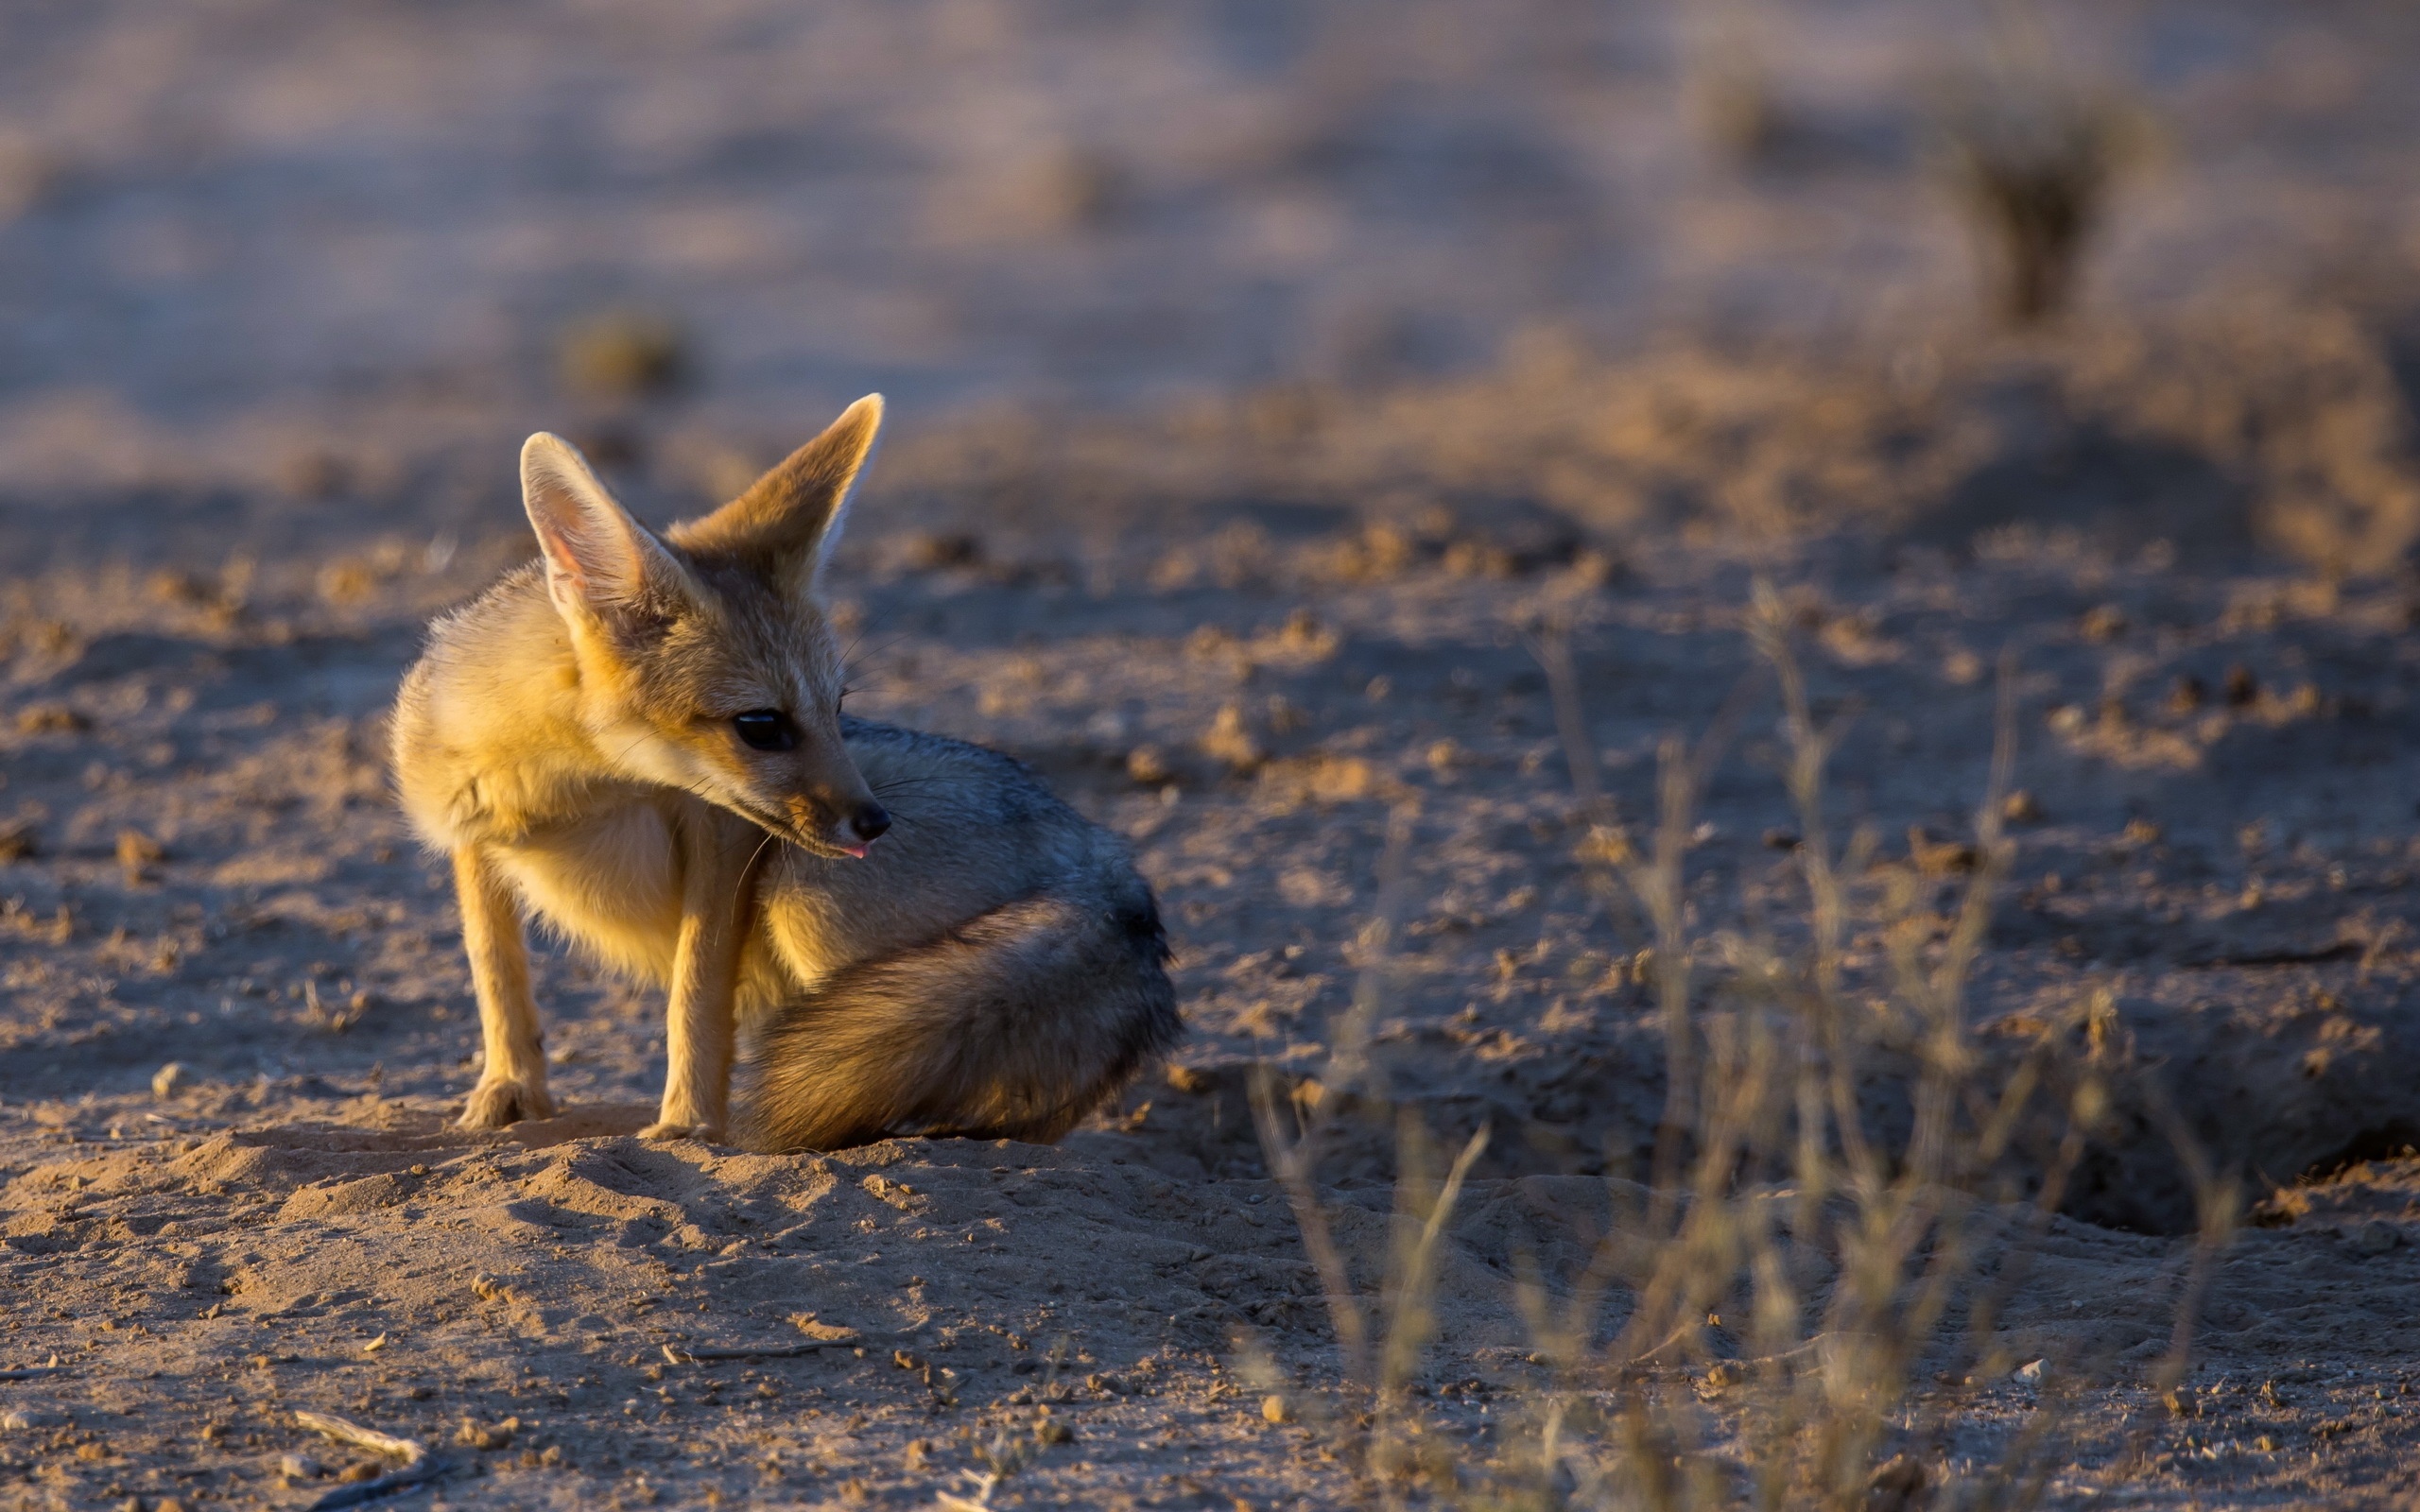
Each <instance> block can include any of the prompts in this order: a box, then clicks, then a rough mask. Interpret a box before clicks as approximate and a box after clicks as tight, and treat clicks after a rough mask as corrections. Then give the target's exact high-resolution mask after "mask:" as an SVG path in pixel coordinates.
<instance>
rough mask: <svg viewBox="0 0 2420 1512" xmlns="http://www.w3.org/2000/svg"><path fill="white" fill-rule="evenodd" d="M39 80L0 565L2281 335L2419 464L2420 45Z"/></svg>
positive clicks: (742, 35)
mask: <svg viewBox="0 0 2420 1512" xmlns="http://www.w3.org/2000/svg"><path fill="white" fill-rule="evenodd" d="M0 26H5V35H6V45H5V46H4V47H0V510H5V511H6V512H7V514H8V515H9V528H8V529H7V533H6V543H7V544H8V545H9V547H10V549H11V550H12V552H13V553H14V554H15V555H16V556H17V558H19V560H20V563H21V565H24V566H28V567H38V566H41V565H43V564H44V563H45V562H47V561H51V560H60V559H68V558H74V559H83V558H91V557H93V556H94V555H95V554H101V555H118V556H131V557H133V558H137V559H140V558H145V557H147V556H156V555H161V554H167V555H176V554H178V553H190V552H197V551H207V550H210V549H213V548H215V547H220V548H223V544H224V541H226V540H227V539H229V537H230V535H231V533H232V534H233V536H234V537H238V538H244V539H251V537H252V536H255V535H260V536H262V543H263V544H264V546H266V547H268V548H270V549H274V547H275V540H274V539H273V538H275V537H276V535H277V532H278V530H280V529H281V528H285V526H294V527H297V528H301V527H302V526H303V525H304V524H306V523H307V522H308V520H309V518H310V517H311V515H312V514H313V513H314V512H315V511H316V512H318V513H319V514H320V517H321V518H320V524H323V525H324V524H332V523H333V520H332V519H330V518H328V511H327V510H326V509H325V508H324V507H325V506H328V505H331V504H335V505H341V506H343V508H342V509H340V510H337V511H335V513H336V514H337V515H338V516H340V517H341V518H342V519H344V520H347V521H352V522H355V523H376V524H380V525H381V526H382V527H389V526H391V527H393V528H396V529H408V530H409V531H410V532H411V533H412V534H413V535H414V537H415V539H416V540H417V539H419V538H420V537H422V536H424V535H426V534H427V533H428V532H430V531H433V530H436V529H440V528H454V527H458V526H465V525H466V524H467V523H469V522H474V521H476V520H479V519H483V518H485V517H486V515H487V514H489V513H492V512H493V511H494V510H496V509H498V508H505V509H509V508H510V475H509V467H508V458H509V456H510V445H511V444H512V443H513V442H514V441H515V440H516V439H517V438H519V437H520V436H522V435H524V434H526V433H527V432H528V431H530V430H532V429H537V428H541V427H546V428H554V429H559V430H562V431H565V432H567V433H573V434H575V435H576V436H577V437H579V438H582V439H584V440H586V441H587V442H588V444H589V445H590V448H591V450H592V451H594V452H596V453H597V454H598V455H599V457H600V460H602V461H604V462H605V463H607V464H608V465H610V466H614V467H617V468H619V469H621V470H622V471H623V472H625V473H626V474H629V476H630V480H631V481H630V483H629V485H628V486H629V487H631V489H632V490H635V491H636V492H638V493H640V494H642V495H646V496H648V497H649V498H651V499H652V501H653V504H654V506H655V507H657V508H658V509H659V511H661V510H663V509H673V508H679V507H687V506H688V505H689V504H690V503H693V502H694V501H695V500H696V499H700V498H703V497H706V496H708V495H713V494H717V493H723V492H727V491H728V490H729V489H730V488H732V487H734V486H735V480H742V481H744V478H743V476H742V475H743V474H744V473H745V472H747V470H748V469H749V468H751V467H752V466H754V465H757V464H759V463H761V462H763V461H766V460H769V458H770V457H771V456H772V455H778V453H779V451H780V450H782V449H784V448H786V446H787V444H790V443H792V442H794V441H795V440H796V439H798V438H803V437H804V436H805V435H808V434H810V433H811V432H812V431H813V429H815V428H816V427H817V426H818V425H820V424H821V421H823V420H824V419H825V418H827V417H828V416H829V415H830V414H831V413H833V412H834V411H835V410H836V409H837V408H838V405H840V404H843V403H845V402H846V401H847V400H849V399H850V398H853V397H855V396H856V395H857V394H859V393H862V392H865V391H867V390H870V389H882V390H885V391H887V392H889V393H890V396H891V397H892V399H893V400H894V402H895V404H896V405H897V408H896V410H895V415H896V417H897V419H896V421H895V435H897V436H898V437H901V438H905V441H906V442H907V443H908V444H909V445H910V446H912V445H913V444H914V443H915V440H916V438H917V437H919V436H920V435H930V434H933V433H935V432H937V431H938V430H940V429H943V428H946V427H948V426H950V425H957V424H959V423H960V422H963V421H968V418H969V417H983V416H990V417H993V419H994V421H996V422H997V423H1001V424H1005V423H1008V422H1006V421H998V417H999V416H1001V415H1003V414H1005V413H1008V412H1010V411H1014V412H1016V413H1018V414H1022V415H1032V414H1036V413H1043V412H1050V413H1059V414H1066V415H1088V416H1103V415H1127V416H1132V415H1139V414H1149V415H1156V416H1167V415H1175V414H1184V413H1188V412H1190V411H1188V410H1187V406H1188V405H1190V406H1193V407H1194V409H1195V410H1199V409H1200V408H1201V406H1203V405H1205V404H1206V405H1211V406H1213V407H1215V406H1216V405H1217V404H1220V403H1224V402H1226V401H1227V400H1228V399H1230V398H1232V396H1236V395H1242V394H1251V393H1263V394H1265V393H1268V392H1271V391H1283V392H1288V393H1294V394H1297V395H1299V394H1302V393H1305V392H1310V393H1318V394H1324V395H1328V396H1331V398H1332V397H1333V396H1335V395H1340V394H1343V395H1350V394H1368V393H1376V392H1385V391H1394V390H1398V389H1404V388H1408V387H1420V386H1424V385H1426V386H1434V385H1438V384H1453V383H1466V382H1469V381H1471V380H1473V379H1474V378H1476V377H1478V375H1484V374H1490V373H1503V372H1507V371H1512V370H1516V369H1517V370H1521V371H1527V372H1530V373H1532V374H1534V373H1536V372H1538V371H1542V370H1564V371H1570V370H1573V369H1574V368H1575V365H1577V366H1583V367H1584V366H1592V365H1602V364H1604V363H1607V362H1631V361H1636V360H1640V359H1641V355H1642V354H1646V353H1653V352H1660V351H1665V350H1668V349H1669V348H1671V347H1672V346H1674V345H1676V344H1678V345H1691V346H1695V347H1699V348H1704V349H1707V350H1711V351H1716V352H1724V353H1728V358H1727V359H1726V360H1731V361H1735V362H1744V363H1745V364H1747V366H1748V367H1749V368H1751V369H1754V368H1756V367H1757V366H1759V365H1760V364H1763V363H1764V362H1765V358H1764V356H1763V355H1762V353H1765V352H1772V351H1779V350H1784V349H1786V350H1787V351H1788V352H1790V353H1791V354H1792V360H1796V361H1804V360H1806V359H1808V358H1809V357H1810V354H1811V357H1812V359H1813V360H1815V361H1816V362H1817V363H1818V365H1819V366H1820V365H1823V364H1824V363H1829V362H1832V361H1833V360H1834V359H1835V357H1836V356H1839V355H1840V354H1843V353H1854V354H1856V355H1857V357H1858V360H1860V361H1864V362H1867V363H1868V364H1869V366H1870V367H1871V368H1872V370H1873V371H1874V372H1875V373H1876V374H1879V375H1880V379H1879V380H1878V381H1883V382H1885V383H1886V384H1887V385H1891V386H1895V387H1893V390H1892V391H1893V392H1894V393H1904V392H1906V391H1910V390H1911V389H1921V388H1923V387H1925V386H1927V385H1929V384H1933V383H1936V382H1938V381H1940V379H1941V376H1942V374H1943V373H1944V372H1945V371H1947V370H1953V369H1956V367H1957V365H1958V363H1959V362H1960V361H1961V360H1963V359H1962V353H1963V354H1971V353H1972V352H1977V351H1981V350H1989V351H1993V352H1999V353H2002V354H2003V356H2002V357H2000V358H1997V359H1995V360H2001V361H2004V360H2005V356H2004V354H2005V353H2006V352H2008V351H2010V350H2012V349H2011V347H2010V345H2009V344H2010V343H2011V342H2016V343H2020V344H2021V343H2024V342H2028V341H2031V342H2034V343H2036V344H2037V345H2038V344H2039V343H2040V342H2042V341H2044V340H2046V339H2047V340H2057V339H2066V340H2067V341H2068V343H2069V345H2070V346H2071V347H2072V346H2073V344H2074V342H2075V341H2076V340H2078V339H2083V340H2085V341H2091V340H2101V339H2105V338H2106V337H2107V335H2108V333H2109V332H2111V331H2113V330H2115V329H2118V327H2119V326H2120V325H2123V326H2125V328H2126V329H2127V330H2129V331H2134V330H2136V329H2138V328H2140V327H2142V325H2143V323H2144V322H2157V321H2160V320H2163V319H2169V318H2200V319H2204V321H2205V323H2206V321H2207V320H2209V319H2217V320H2220V321H2221V322H2223V321H2224V320H2227V319H2234V318H2237V317H2238V315H2239V313H2240V312H2241V311H2244V310H2250V309H2259V310H2277V309H2285V310H2290V311H2293V312H2295V313H2293V314H2291V315H2290V316H2287V317H2283V318H2278V319H2277V320H2275V321H2274V322H2273V330H2272V332H2271V335H2278V334H2279V333H2284V334H2285V335H2292V333H2294V332H2297V331H2303V330H2307V329H2308V328H2311V326H2312V317H2310V316H2309V315H2308V311H2310V310H2311V309H2313V308H2315V307H2320V306H2324V307H2325V310H2326V311H2327V312H2329V313H2330V317H2331V318H2332V317H2333V316H2334V315H2337V314H2342V312H2345V311H2348V310H2349V311H2350V312H2352V313H2351V315H2350V316H2349V317H2348V318H2349V319H2350V321H2351V325H2350V326H2348V327H2345V328H2343V329H2344V330H2345V331H2348V332H2350V335H2346V336H2345V337H2344V339H2345V340H2351V341H2353V342H2355V343H2356V344H2357V345H2358V344H2359V343H2362V342H2368V343H2370V345H2369V346H2366V347H2363V349H2362V352H2361V353H2359V354H2357V357H2358V360H2354V366H2355V367H2359V368H2360V369H2361V372H2362V373H2364V374H2367V376H2366V377H2359V378H2358V379H2357V380H2343V379H2342V378H2341V377H2340V378H2339V379H2337V380H2331V381H2334V382H2336V383H2337V386H2338V387H2342V384H2343V382H2347V381H2357V382H2359V383H2373V384H2386V385H2388V386H2390V387H2388V388H2382V389H2380V390H2379V392H2380V394H2381V395H2382V396H2383V397H2381V398H2379V399H2378V400H2377V403H2379V404H2386V405H2387V406H2388V407H2389V408H2390V409H2392V408H2394V405H2395V404H2397V403H2403V404H2404V409H2405V410H2408V408H2409V405H2408V402H2407V401H2405V400H2403V399H2402V398H2401V396H2402V395H2403V394H2404V391H2405V389H2407V388H2408V387H2409V380H2410V375H2411V372H2412V371H2413V369H2414V366H2415V359H2414V356H2413V352H2414V351H2415V350H2416V349H2414V348H2413V347H2412V346H2411V344H2410V343H2409V341H2408V340H2406V338H2405V335H2403V333H2404V332H2405V329H2406V328H2405V327H2404V326H2403V325H2401V324H2399V323H2398V320H2399V316H2398V315H2397V314H2396V311H2397V310H2398V309H2399V306H2398V305H2397V304H2396V301H2397V300H2398V299H2399V298H2400V297H2401V292H2400V291H2402V290H2403V289H2404V288H2405V287H2406V286H2407V285H2408V283H2409V278H2408V274H2409V270H2410V268H2411V266H2412V264H2413V262H2414V260H2415V258H2416V257H2420V196H2415V194H2414V192H2413V185H2414V184H2415V183H2420V148H2415V146H2414V144H2415V142H2420V90H2415V89H2414V88H2412V87H2411V81H2412V80H2413V79H2414V78H2415V77H2420V72H2415V65H2420V10H2415V9H2414V8H2412V7H2410V6H2408V5H2402V4H2394V3H2384V0H2314V3H2308V4H2302V5H2294V6H2280V5H2274V4H2258V3H2253V0H2122V3H2110V4H2095V5H2053V4H2044V5H2041V6H2038V7H2022V8H2019V7H1998V8H1995V7H1991V6H1987V5H1981V4H1973V5H1969V4H1940V3H1926V0H1720V3H1715V0H1694V3H1689V4H1683V3H1680V0H1484V3H1481V0H1157V3H1152V4H1138V3H1131V0H1129V3H1120V0H823V3H816V4H806V3H797V0H696V3H690V4H683V5H680V6H664V5H657V4H649V3H643V0H529V3H526V4H517V5H479V4H471V3H461V0H359V3H353V4H347V5H343V6H327V5H320V4H312V3H307V0H185V3H182V4H177V5H166V6H164V5H159V4H156V3H138V0H78V3H76V4H72V5H71V4H59V3H49V0H19V3H15V4H11V5H9V6H7V7H6V8H5V9H0ZM2013 263H2014V264H2030V265H2031V266H2011V265H2012V264H2013ZM2177 312H2187V314H2186V315H2183V316H2180V315H2178V314H2177ZM2196 312H2198V313H2196ZM2213 312H2215V313H2213ZM2319 323H2320V324H2323V325H2324V324H2325V320H2322V321H2320V322H2319ZM2328 329H2329V330H2331V331H2335V330H2337V329H2338V328H2337V327H2328ZM2059 332H2065V333H2066V336H2065V337H2064V338H2061V337H2059V336H2058V335H2056V333H2059ZM2079 332H2081V337H2079V335H2078V333H2079ZM2044 333H2051V334H2052V335H2048V336H2046V335H2044ZM2279 338H2280V339H2284V336H2280V337H2279ZM2231 339H2232V338H2231ZM2264 339H2266V338H2265V337H2264ZM2295 339H2299V337H2295ZM2398 343H2401V344H2398ZM2289 344H2291V342H2289ZM2338 345H2339V347H2342V341H2340V342H2339V343H2338ZM2230 350H2233V349H2230ZM1841 360H1843V361H1844V360H1846V359H1845V357H1841ZM2063 360H2064V359H2063ZM2345 360H2353V359H2346V358H2345V354H2344V352H2342V351H2338V350H2336V349H2334V348H2331V349H2330V354H2326V355H2325V357H2324V359H2309V358H2308V354H2306V358H2297V359H2295V362H2297V363H2299V364H2300V366H2299V367H2297V368H2296V370H2297V371H2301V370H2303V369H2307V368H2308V367H2309V366H2310V364H2311V362H2312V361H2320V362H2321V365H2322V366H2328V365H2329V364H2333V366H2329V367H2328V370H2329V371H2331V372H2335V371H2337V370H2338V369H2342V367H2343V366H2344V361H2345ZM2240 361H2241V359H2240V357H2239V356H2238V357H2230V358H2228V359H2225V361H2224V363H2222V364H2221V365H2222V366H2224V365H2239V364H2240ZM2288 365H2289V366H2293V365H2294V364H2291V363H2290V364H2288ZM2103 366H2104V368H2105V367H2106V364H2105V363H2104V364H2103ZM2121 366H2122V364H2121ZM2162 366H2163V367H2167V366H2172V364H2163V365H2162ZM1638 381H1639V380H1638V379H1637V378H1636V375H1635V374H1634V377H1633V387H1636V383H1637V382H1638ZM1650 381H1651V380H1650ZM1834 381H1835V380H1824V381H1823V382H1821V383H1818V384H1817V386H1816V387H1819V388H1820V387H1829V386H1830V384H1831V383H1833V382H1834ZM2180 403H2182V404H2185V405H2186V407H2187V408H2191V407H2193V406H2194V405H2196V404H2201V403H2203V402H2202V401H2200V400H2193V399H2187V400H2184V401H2180ZM1520 407H1522V408H1526V407H1527V406H1526V405H1525V406H1520ZM2020 407H2022V406H2021V405H2020ZM2238 407H2239V406H2238ZM2397 413H2398V414H2400V413H2402V412H2401V411H2398V412H2397ZM2390 421H2392V423H2393V424H2401V423H2402V421H2401V420H2398V419H2395V418H2394V417H2393V416H2390V417H2388V419H2387V420H2386V421H2380V420H2377V418H2376V417H2373V420H2372V422H2371V428H2372V429H2373V430H2375V429H2376V428H2377V425H2378V424H2385V423H2389V422H2390ZM1586 423H1587V424H1590V425H1597V426H1599V428H1601V421H1600V420H1591V421H1587V422H1586ZM1011 428H1013V427H1011ZM1197 428H1198V427H1197ZM1294 428H1295V429H1297V430H1299V429H1300V428H1301V427H1300V426H1299V425H1297V426H1295V427H1294ZM1214 429H1215V427H1214ZM1280 429H1281V430H1283V429H1285V427H1283V426H1281V427H1280ZM1220 434H1221V435H1222V436H1229V438H1232V437H1231V436H1230V433H1224V432H1222V433H1220ZM1590 444H1594V443H1590ZM2357 444H2358V445H2359V446H2360V447H2366V448H2368V449H2369V450H2370V451H2373V452H2375V451H2377V449H2378V448H2379V447H2381V446H2388V445H2390V443H2389V442H2387V441H2384V440H2381V439H2379V438H2377V437H2375V436H2372V437H2370V438H2367V439H2361V440H2358V442H2357ZM2393 444H2395V445H2399V444H2400V443H2399V442H2397V443H2393ZM971 466H972V464H969V467H971ZM1599 471H1600V472H1601V470H1599ZM966 472H967V468H960V469H959V471H958V472H950V470H948V469H942V472H941V473H935V474H934V477H935V480H936V482H935V486H936V487H940V486H942V484H943V483H949V482H964V481H966V480H967V479H966ZM943 473H946V474H948V475H947V476H946V477H944V476H942V474H943ZM908 475H909V476H914V475H919V474H918V473H917V469H916V467H915V466H913V465H910V466H909V467H908ZM1606 486H1607V485H1606V482H1605V479H1604V478H1603V477H1602V476H1599V477H1597V478H1596V479H1595V481H1593V482H1586V481H1583V482H1582V483H1577V484H1574V485H1572V488H1573V489H1574V490H1582V491H1584V490H1586V489H1589V488H1596V489H1599V490H1601V489H1602V488H1604V487H1606ZM2397 486H2398V487H2399V486H2400V485H2397ZM649 490H653V491H652V493H651V494H650V492H649ZM2407 502H2408V501H2407ZM1564 503H1565V505H1566V506H1569V504H1570V501H1564ZM1584 503H1585V501H1582V504H1583V505H1584ZM2363 507H2365V508H2368V509H2369V510H2371V512H2373V513H2375V512H2377V509H2378V508H2380V507H2381V506H2379V505H2378V504H2377V500H2375V499H2373V500H2371V501H2369V503H2368V504H2366V505H2364V506H2363ZM2395 507H2397V508H2401V507H2404V506H2402V505H2397V506H2395ZM1582 512H1583V513H1585V512H1586V509H1585V508H1584V507H1583V508H1582ZM1598 512H1599V514H1601V515H1608V516H1609V517H1610V516H1611V515H1620V514H1622V513H1623V510H1621V509H1612V510H1608V509H1605V508H1599V510H1598ZM1637 512H1638V511H1637V510H1636V509H1635V508H1632V509H1630V510H1629V514H1631V515H1635V514H1636V513H1637ZM2340 512H2341V510H2340ZM281 523H283V524H281ZM264 532H266V533H267V534H266V535H263V533H264ZM2390 549H2391V548H2388V547H2380V546H2379V545H2378V543H2377V541H2368V540H2366V539H2365V540H2364V541H2363V542H2362V543H2360V544H2359V551H2365V552H2369V553H2370V554H2371V555H2373V556H2376V555H2377V552H2379V551H2380V550H2390Z"/></svg>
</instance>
